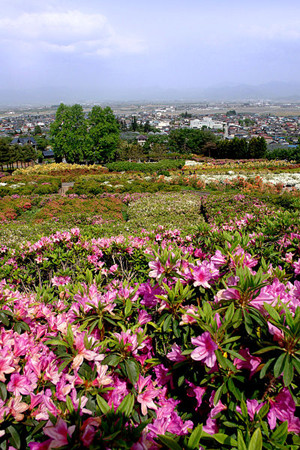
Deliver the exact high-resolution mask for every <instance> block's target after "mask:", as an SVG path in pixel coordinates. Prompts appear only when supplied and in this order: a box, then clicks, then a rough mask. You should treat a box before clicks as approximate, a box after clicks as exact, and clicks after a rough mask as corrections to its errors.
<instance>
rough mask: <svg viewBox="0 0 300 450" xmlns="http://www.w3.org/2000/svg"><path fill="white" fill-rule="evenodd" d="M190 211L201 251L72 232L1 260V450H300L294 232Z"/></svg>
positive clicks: (146, 237)
mask: <svg viewBox="0 0 300 450" xmlns="http://www.w3.org/2000/svg"><path fill="white" fill-rule="evenodd" d="M195 198H197V202H198V206H199V210H200V203H201V204H202V206H203V208H205V211H206V212H205V214H206V215H207V217H206V220H207V221H206V222H205V221H202V222H201V223H200V224H199V227H198V228H199V230H198V233H197V234H196V235H184V234H182V233H181V231H180V230H178V229H177V230H176V229H175V230H174V229H173V230H171V229H168V228H164V227H163V226H159V227H158V228H157V229H154V230H151V231H149V232H147V231H145V230H144V231H142V232H141V234H140V236H139V237H138V236H128V237H125V236H122V235H121V236H115V237H110V238H104V237H102V238H99V239H86V238H84V237H83V236H82V235H81V233H80V230H79V229H77V228H73V229H71V230H70V231H69V232H57V233H55V234H53V235H51V236H48V237H43V238H41V239H40V240H39V241H37V242H34V243H29V242H28V243H27V244H25V245H23V246H21V247H20V248H19V249H16V250H10V249H9V248H7V247H6V246H2V247H1V248H0V254H1V268H0V274H1V278H2V282H1V284H0V301H1V304H2V309H1V311H0V321H1V328H0V333H1V334H0V336H1V339H0V405H1V408H0V442H1V443H2V444H1V445H6V446H11V447H13V448H18V449H19V448H25V447H26V446H27V447H29V448H30V449H33V450H36V449H50V448H63V447H65V446H69V447H70V448H74V449H76V448H78V449H81V448H90V449H96V448H103V449H112V448H118V449H121V448H123V449H131V448H132V449H133V450H135V449H136V450H140V449H146V448H148V449H161V448H172V449H182V448H185V449H188V450H192V449H199V448H203V449H212V448H220V447H221V448H224V449H226V448H227V449H244V448H248V449H261V448H264V449H273V448H291V449H296V448H298V447H299V440H298V435H299V432H300V421H299V419H298V417H297V414H296V406H297V400H296V399H297V395H298V386H299V358H298V354H299V340H300V335H299V319H300V308H299V306H300V304H299V303H300V233H299V227H298V230H297V229H296V227H297V222H292V221H291V222H290V223H289V224H288V226H282V223H280V219H279V220H277V217H276V215H275V211H277V210H276V209H275V210H273V211H272V210H271V209H270V207H268V206H267V205H264V204H262V203H261V202H260V201H259V200H257V201H256V203H257V204H256V205H254V204H253V205H252V209H249V207H250V202H249V199H248V198H247V197H246V196H243V195H239V196H236V198H235V199H232V198H231V197H230V196H229V197H228V196H227V197H223V198H222V202H221V203H220V204H219V206H218V204H217V202H216V198H211V199H210V198H207V199H206V202H204V203H203V199H201V198H200V197H195ZM144 199H146V200H147V199H148V196H147V197H145V198H141V199H140V200H139V201H143V200H144ZM185 200H190V197H187V198H186V199H185ZM233 200H234V202H235V203H234V202H233ZM178 201H179V200H178ZM190 201H191V200H190ZM160 202H161V203H162V200H161V197H160ZM174 202H175V199H173V201H172V203H174ZM172 203H171V202H170V206H171V205H172ZM234 205H237V206H236V208H235V209H234ZM218 207H219V210H220V212H221V216H222V214H224V215H223V217H222V218H221V219H220V220H219V219H218V217H219V215H217V214H216V212H217V208H218ZM190 208H191V209H192V208H193V204H192V203H191V205H190ZM174 209H176V205H175V206H174ZM177 209H178V213H179V214H180V208H179V203H178V205H177ZM226 209H227V212H228V217H229V218H232V220H233V219H234V217H235V216H234V215H235V214H236V220H235V221H234V220H233V224H234V223H235V227H234V229H233V230H228V229H227V228H226V227H227V225H226V224H225V223H224V216H225V214H226V213H225V210H226ZM247 210H248V211H249V213H248V214H249V216H247V217H245V215H246V214H247V213H246V211H247ZM149 213H150V210H149ZM283 213H284V211H283ZM251 215H252V216H253V217H251ZM213 217H216V220H213ZM204 218H205V217H204ZM242 219H244V220H245V221H246V222H245V223H244V222H243V221H242ZM227 222H228V221H227ZM239 222H240V223H239ZM277 222H279V223H277ZM268 227H269V228H268ZM272 227H273V228H272ZM274 229H275V230H277V231H276V233H277V234H276V240H275V239H274V238H273V237H272V236H273V234H272V233H273V231H272V230H274ZM260 230H263V231H264V232H263V231H260ZM271 261H276V264H272V263H271ZM33 286H34V289H33Z"/></svg>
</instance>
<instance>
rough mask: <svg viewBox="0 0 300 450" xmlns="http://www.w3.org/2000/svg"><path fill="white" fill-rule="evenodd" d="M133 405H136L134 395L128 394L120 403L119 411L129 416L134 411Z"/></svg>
mask: <svg viewBox="0 0 300 450" xmlns="http://www.w3.org/2000/svg"><path fill="white" fill-rule="evenodd" d="M133 407H134V395H133V394H128V395H126V397H125V398H124V399H123V400H122V402H121V404H120V405H119V407H118V412H121V413H124V415H125V416H126V417H128V418H129V417H130V414H131V413H132V410H133Z"/></svg>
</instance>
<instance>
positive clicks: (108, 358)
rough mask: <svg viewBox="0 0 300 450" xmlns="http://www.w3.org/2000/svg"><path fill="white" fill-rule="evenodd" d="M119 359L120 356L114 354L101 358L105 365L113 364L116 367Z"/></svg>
mask: <svg viewBox="0 0 300 450" xmlns="http://www.w3.org/2000/svg"><path fill="white" fill-rule="evenodd" d="M120 361H121V357H120V356H119V355H116V354H112V355H108V356H106V358H104V360H103V364H106V365H107V366H113V367H116V366H117V365H118V364H119V362H120Z"/></svg>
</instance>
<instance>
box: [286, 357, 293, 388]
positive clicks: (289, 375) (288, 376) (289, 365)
mask: <svg viewBox="0 0 300 450" xmlns="http://www.w3.org/2000/svg"><path fill="white" fill-rule="evenodd" d="M293 378H294V367H293V364H292V361H291V359H290V357H289V356H287V358H286V360H285V364H284V369H283V382H284V385H285V386H289V385H290V384H291V382H292V381H293Z"/></svg>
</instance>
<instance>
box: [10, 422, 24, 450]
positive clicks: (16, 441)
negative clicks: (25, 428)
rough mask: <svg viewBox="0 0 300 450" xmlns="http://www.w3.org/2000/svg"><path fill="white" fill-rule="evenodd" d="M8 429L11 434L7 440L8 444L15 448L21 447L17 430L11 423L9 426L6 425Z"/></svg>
mask: <svg viewBox="0 0 300 450" xmlns="http://www.w3.org/2000/svg"><path fill="white" fill-rule="evenodd" d="M8 431H9V433H10V435H11V438H10V440H9V442H10V444H12V446H13V447H15V448H17V449H19V448H21V438H20V435H19V433H18V432H17V430H16V429H15V428H14V427H13V426H12V425H11V426H10V427H8Z"/></svg>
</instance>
